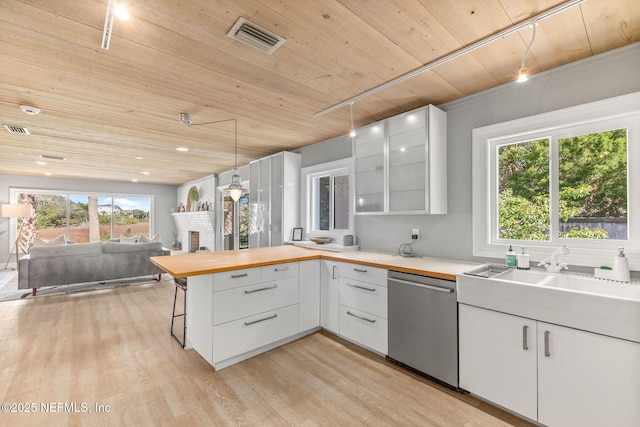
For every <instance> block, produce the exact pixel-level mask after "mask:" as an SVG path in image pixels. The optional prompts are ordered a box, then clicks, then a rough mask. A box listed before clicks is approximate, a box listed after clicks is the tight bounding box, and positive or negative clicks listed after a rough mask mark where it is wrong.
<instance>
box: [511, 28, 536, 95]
mask: <svg viewBox="0 0 640 427" xmlns="http://www.w3.org/2000/svg"><path fill="white" fill-rule="evenodd" d="M537 26H538V23H537V22H536V21H533V22H532V23H531V27H532V28H533V33H532V34H531V41H530V42H529V45H528V46H527V50H526V51H525V52H524V55H523V56H522V63H521V64H520V71H519V72H518V80H516V81H517V82H518V83H523V82H526V81H527V80H529V77H528V75H527V67H526V62H527V56H528V55H529V51H530V50H531V45H533V41H534V40H535V39H536V27H537Z"/></svg>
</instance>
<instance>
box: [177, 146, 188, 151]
mask: <svg viewBox="0 0 640 427" xmlns="http://www.w3.org/2000/svg"><path fill="white" fill-rule="evenodd" d="M176 150H178V151H189V149H188V148H187V147H178V148H176Z"/></svg>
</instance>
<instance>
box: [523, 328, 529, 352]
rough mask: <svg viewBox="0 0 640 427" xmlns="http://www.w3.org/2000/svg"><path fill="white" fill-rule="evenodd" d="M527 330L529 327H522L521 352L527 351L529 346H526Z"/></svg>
mask: <svg viewBox="0 0 640 427" xmlns="http://www.w3.org/2000/svg"><path fill="white" fill-rule="evenodd" d="M528 329H529V327H528V326H527V325H524V326H523V327H522V349H523V350H529V345H528V344H527V330H528Z"/></svg>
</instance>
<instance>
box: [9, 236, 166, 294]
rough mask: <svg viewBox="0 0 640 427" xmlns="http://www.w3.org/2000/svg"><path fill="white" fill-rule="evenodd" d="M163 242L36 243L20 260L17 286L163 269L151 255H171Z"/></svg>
mask: <svg viewBox="0 0 640 427" xmlns="http://www.w3.org/2000/svg"><path fill="white" fill-rule="evenodd" d="M169 254H170V251H169V250H168V249H165V248H163V247H162V242H146V243H114V242H106V243H102V242H95V243H81V244H71V245H54V246H33V247H31V249H30V250H29V254H28V255H25V256H23V257H22V258H20V260H19V267H18V289H29V288H31V289H33V295H35V294H36V289H37V288H40V287H43V286H56V285H69V284H73V283H86V282H103V281H106V280H114V279H125V278H129V277H140V276H149V275H155V274H157V275H158V279H159V277H160V275H161V274H162V273H163V271H162V270H160V269H159V268H158V267H156V266H155V265H153V264H152V263H151V261H150V260H149V258H151V257H152V256H162V255H169Z"/></svg>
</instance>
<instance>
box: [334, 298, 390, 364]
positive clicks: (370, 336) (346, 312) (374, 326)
mask: <svg viewBox="0 0 640 427" xmlns="http://www.w3.org/2000/svg"><path fill="white" fill-rule="evenodd" d="M340 335H342V336H343V337H345V338H347V339H349V340H350V341H353V342H355V343H356V344H360V345H363V346H365V347H368V348H370V349H371V350H375V351H377V352H378V353H381V354H385V355H386V354H387V353H388V351H387V349H388V343H387V319H384V318H382V317H379V316H375V315H373V314H371V313H367V312H366V311H361V310H357V309H355V308H351V307H347V306H344V305H340Z"/></svg>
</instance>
